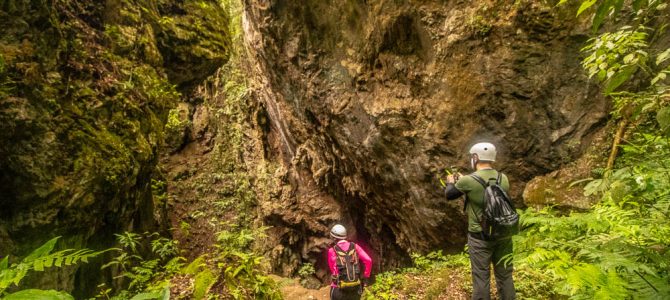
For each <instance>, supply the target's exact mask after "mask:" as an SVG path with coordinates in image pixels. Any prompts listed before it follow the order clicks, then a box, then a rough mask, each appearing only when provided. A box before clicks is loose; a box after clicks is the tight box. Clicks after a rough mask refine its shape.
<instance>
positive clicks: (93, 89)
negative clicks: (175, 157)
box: [0, 0, 230, 298]
mask: <svg viewBox="0 0 670 300" xmlns="http://www.w3.org/2000/svg"><path fill="white" fill-rule="evenodd" d="M221 24H227V15H226V12H225V11H224V10H223V9H222V7H221V6H220V5H219V3H218V2H216V1H189V0H187V1H160V3H157V2H155V1H140V0H138V1H118V0H107V1H70V0H66V1H29V0H9V1H2V2H0V257H4V256H5V255H7V254H12V255H15V256H20V255H25V254H26V251H29V250H31V249H34V248H35V247H37V246H38V245H40V244H41V243H43V242H45V241H47V240H48V239H50V238H51V237H53V236H56V235H62V236H64V237H63V239H62V241H63V242H62V243H61V247H63V248H83V247H90V248H94V249H104V248H107V247H110V246H112V245H113V243H114V240H115V238H114V236H113V233H118V232H123V231H125V230H128V231H131V230H136V231H141V230H147V229H156V226H157V223H158V222H159V221H161V220H156V219H155V218H154V212H155V209H159V207H160V206H161V205H164V203H160V202H156V203H155V201H154V200H155V199H154V197H153V195H152V177H154V175H155V165H156V162H157V154H158V151H159V146H160V143H161V142H162V139H163V126H164V122H165V119H166V117H167V112H168V109H170V108H171V107H173V106H175V105H176V103H177V101H178V100H179V99H180V97H182V95H188V94H189V93H190V92H191V90H192V88H193V86H195V85H197V84H198V83H199V82H201V81H202V80H203V79H204V78H206V77H207V76H209V75H210V74H212V73H213V72H214V71H215V70H216V69H217V68H218V67H219V66H221V65H222V64H223V63H224V62H225V61H226V59H227V55H228V48H229V46H230V40H229V37H228V36H227V33H226V31H225V29H226V27H225V26H222V25H221ZM13 257H14V256H13ZM99 267H100V266H99V264H87V265H83V266H82V267H81V268H79V269H77V268H61V269H58V270H56V271H55V272H56V273H57V272H60V273H59V274H54V273H52V274H51V275H50V276H43V279H42V282H40V283H34V285H37V286H39V287H40V288H58V289H63V290H73V289H74V288H75V287H76V293H75V296H76V297H77V298H84V297H85V296H90V294H91V292H93V291H92V290H93V289H94V288H95V285H96V284H97V283H98V282H97V281H96V280H97V279H98V276H97V275H94V274H98V275H100V274H101V271H100V269H99ZM108 270H109V269H108ZM75 273H76V276H75V275H74V274H75ZM29 285H31V284H27V286H29Z"/></svg>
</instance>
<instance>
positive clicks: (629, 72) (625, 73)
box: [604, 66, 637, 94]
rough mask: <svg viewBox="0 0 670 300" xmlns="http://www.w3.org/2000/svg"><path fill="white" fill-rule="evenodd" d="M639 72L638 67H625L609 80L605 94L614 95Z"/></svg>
mask: <svg viewBox="0 0 670 300" xmlns="http://www.w3.org/2000/svg"><path fill="white" fill-rule="evenodd" d="M635 71H637V66H625V67H623V68H622V69H621V70H620V71H619V72H617V73H615V74H614V75H613V76H612V78H610V79H609V81H608V82H607V85H606V86H605V91H604V93H605V94H610V93H612V92H613V91H614V90H615V89H616V88H618V87H619V86H621V85H622V84H624V83H625V82H626V81H628V79H630V77H631V76H633V74H635Z"/></svg>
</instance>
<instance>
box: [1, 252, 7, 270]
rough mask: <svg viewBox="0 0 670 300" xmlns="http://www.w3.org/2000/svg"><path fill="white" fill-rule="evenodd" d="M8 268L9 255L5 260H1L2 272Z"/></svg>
mask: <svg viewBox="0 0 670 300" xmlns="http://www.w3.org/2000/svg"><path fill="white" fill-rule="evenodd" d="M8 266H9V255H7V256H5V258H3V259H2V260H0V271H2V270H6V269H7V267H8Z"/></svg>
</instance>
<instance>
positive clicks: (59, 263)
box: [54, 257, 63, 268]
mask: <svg viewBox="0 0 670 300" xmlns="http://www.w3.org/2000/svg"><path fill="white" fill-rule="evenodd" d="M54 265H55V266H56V267H59V268H60V266H62V265H63V257H56V260H55V261H54Z"/></svg>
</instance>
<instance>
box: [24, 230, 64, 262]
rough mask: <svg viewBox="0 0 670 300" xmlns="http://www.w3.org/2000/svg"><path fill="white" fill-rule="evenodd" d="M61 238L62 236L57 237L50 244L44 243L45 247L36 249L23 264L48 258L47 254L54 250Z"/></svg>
mask: <svg viewBox="0 0 670 300" xmlns="http://www.w3.org/2000/svg"><path fill="white" fill-rule="evenodd" d="M59 238H60V236H57V237H55V238H53V239H51V240H49V241H48V242H46V243H44V245H42V246H40V247H39V248H37V249H35V251H33V252H32V253H30V254H29V255H28V256H26V258H24V259H23V262H30V261H33V260H35V259H36V258H39V257H42V256H46V255H47V254H49V253H50V252H51V250H53V249H54V246H55V245H56V242H57V241H58V239H59Z"/></svg>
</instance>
